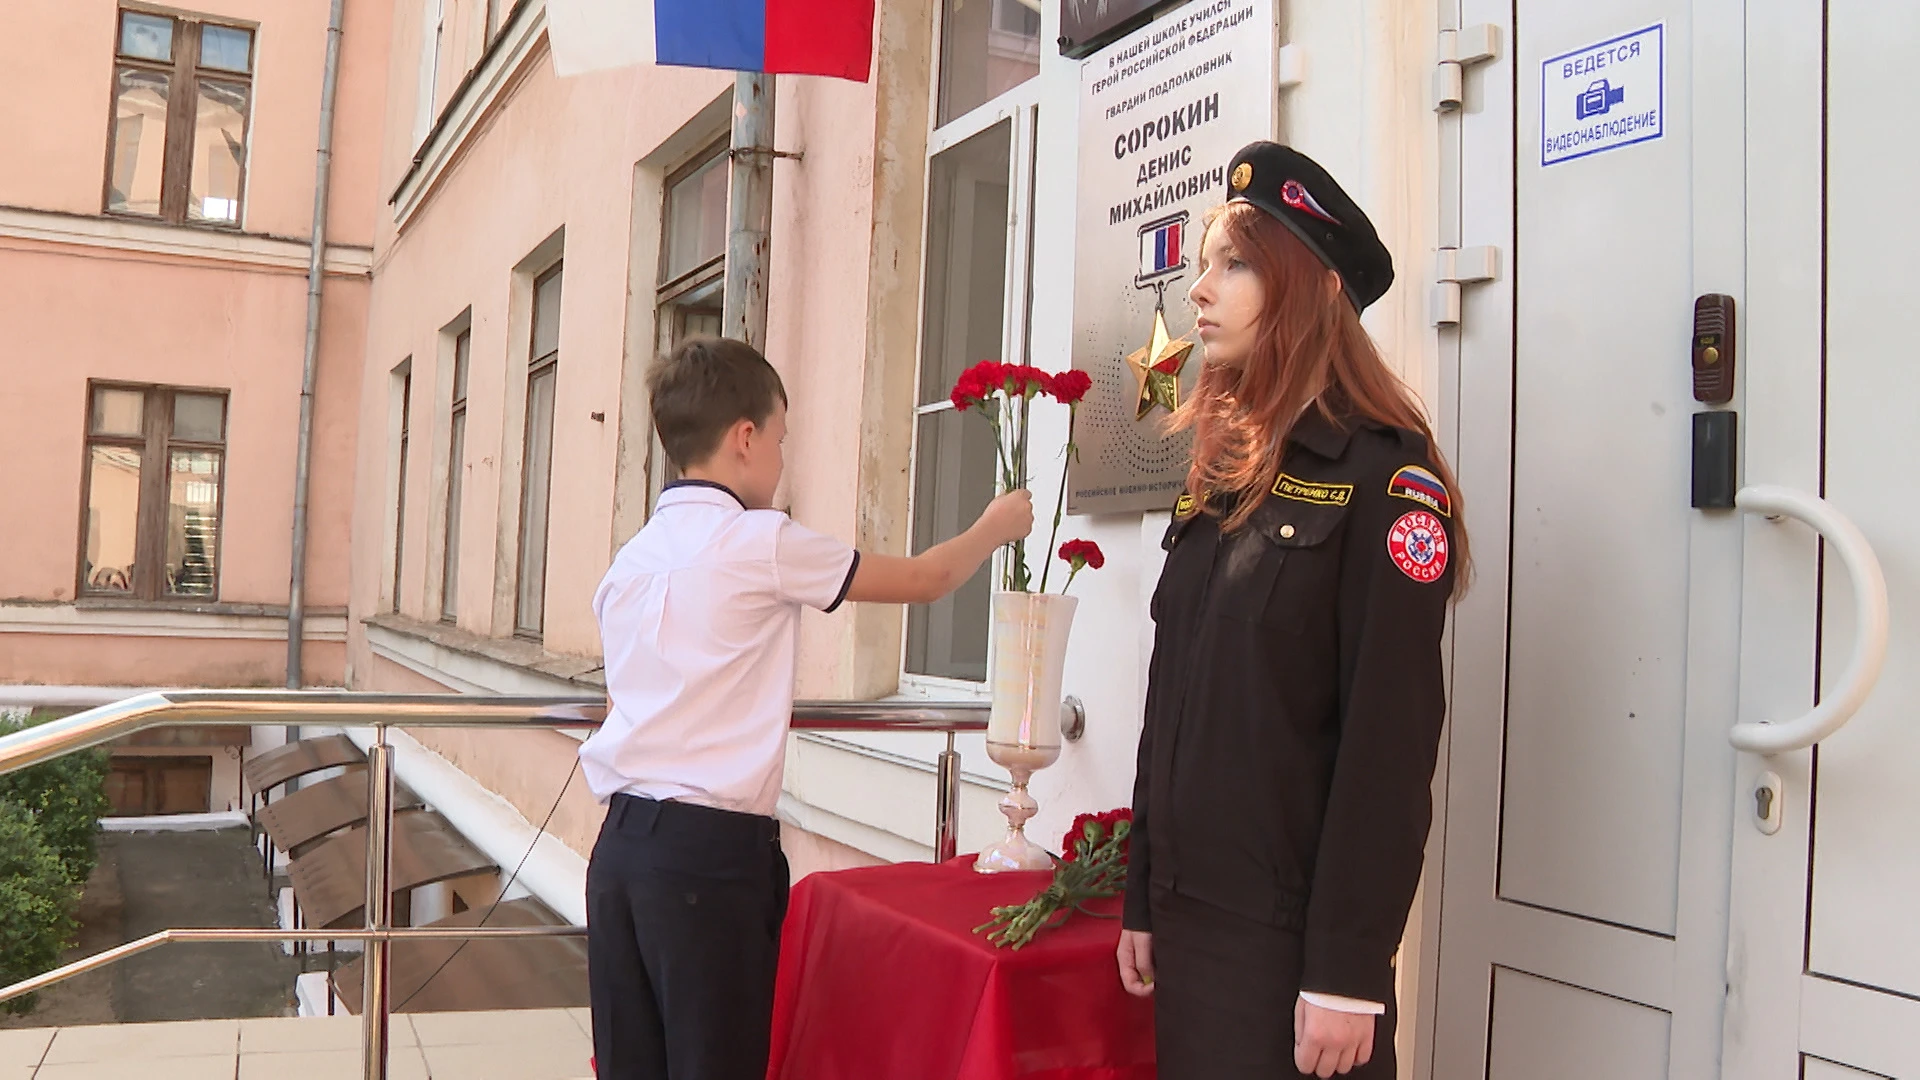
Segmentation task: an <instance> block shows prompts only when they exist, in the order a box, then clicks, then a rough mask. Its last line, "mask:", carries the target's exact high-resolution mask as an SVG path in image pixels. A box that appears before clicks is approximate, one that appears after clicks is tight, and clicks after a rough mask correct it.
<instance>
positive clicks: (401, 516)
mask: <svg viewBox="0 0 1920 1080" xmlns="http://www.w3.org/2000/svg"><path fill="white" fill-rule="evenodd" d="M393 373H394V374H395V375H397V376H398V377H399V379H400V438H399V442H400V447H399V461H398V463H397V464H396V466H395V469H394V495H393V596H392V603H391V605H390V606H391V610H392V611H393V612H394V613H395V614H399V612H400V581H401V575H402V574H403V572H404V570H405V566H406V558H405V556H406V552H407V458H408V451H409V450H410V449H411V448H412V446H411V441H412V428H413V357H411V356H409V357H407V358H406V359H405V360H402V361H400V363H399V365H398V366H396V367H395V368H394V372H393Z"/></svg>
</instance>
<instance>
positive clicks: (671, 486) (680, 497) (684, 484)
mask: <svg viewBox="0 0 1920 1080" xmlns="http://www.w3.org/2000/svg"><path fill="white" fill-rule="evenodd" d="M719 495H725V496H726V497H727V498H729V499H732V500H733V501H734V503H735V504H736V505H738V506H739V507H740V509H742V510H745V509H746V508H747V503H746V500H744V499H742V498H741V497H740V496H739V495H738V494H736V493H735V492H734V490H733V489H732V488H730V487H728V486H727V485H725V484H719V483H715V482H714V481H712V480H689V479H685V478H682V479H679V480H674V481H671V482H670V483H668V484H667V486H666V488H665V489H663V490H662V491H661V492H660V501H659V503H658V505H660V506H667V505H669V504H671V503H678V502H703V503H711V504H713V505H715V506H724V505H726V504H725V502H724V501H722V500H721V499H720V498H719V497H718V496H719Z"/></svg>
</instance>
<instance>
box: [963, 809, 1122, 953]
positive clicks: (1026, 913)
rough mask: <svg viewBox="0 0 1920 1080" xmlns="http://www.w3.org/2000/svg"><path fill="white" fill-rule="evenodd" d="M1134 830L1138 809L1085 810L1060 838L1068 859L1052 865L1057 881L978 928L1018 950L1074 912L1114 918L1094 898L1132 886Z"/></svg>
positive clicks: (998, 910)
mask: <svg viewBox="0 0 1920 1080" xmlns="http://www.w3.org/2000/svg"><path fill="white" fill-rule="evenodd" d="M1132 832H1133V811H1132V810H1129V809H1127V808H1125V807H1122V808H1120V809H1118V810H1109V811H1107V812H1106V813H1104V814H1081V815H1080V816H1079V817H1077V818H1074V819H1073V828H1071V829H1068V830H1067V835H1066V836H1065V837H1063V838H1062V839H1061V841H1060V847H1061V850H1062V851H1064V852H1065V853H1066V855H1065V857H1064V858H1062V859H1060V860H1058V861H1057V862H1056V863H1055V864H1054V868H1053V881H1052V882H1051V883H1049V884H1048V885H1047V887H1046V888H1044V889H1042V890H1040V893H1039V895H1037V896H1035V897H1034V898H1033V899H1031V900H1028V901H1027V902H1026V903H1024V904H1008V905H1005V906H1003V907H997V908H994V909H993V920H992V921H991V922H987V923H984V924H982V925H980V926H976V927H974V928H973V932H974V933H976V934H979V933H985V934H986V935H987V940H988V941H991V942H992V943H993V944H994V945H996V946H998V947H1000V948H1003V949H1006V948H1012V949H1018V948H1020V947H1021V946H1023V945H1026V944H1028V943H1029V942H1031V941H1032V940H1033V939H1034V935H1036V934H1038V933H1040V931H1042V930H1046V929H1049V928H1051V927H1055V926H1058V925H1060V924H1061V923H1064V922H1066V921H1067V919H1068V918H1070V917H1071V916H1072V915H1073V913H1074V912H1075V911H1078V912H1080V913H1081V914H1083V915H1092V916H1094V917H1095V918H1112V916H1109V915H1101V914H1099V913H1098V912H1093V911H1088V910H1087V909H1086V906H1085V905H1086V903H1087V901H1089V900H1104V899H1109V898H1111V897H1115V896H1118V895H1120V893H1121V892H1122V891H1124V890H1125V889H1126V887H1127V838H1128V835H1129V834H1131V833H1132Z"/></svg>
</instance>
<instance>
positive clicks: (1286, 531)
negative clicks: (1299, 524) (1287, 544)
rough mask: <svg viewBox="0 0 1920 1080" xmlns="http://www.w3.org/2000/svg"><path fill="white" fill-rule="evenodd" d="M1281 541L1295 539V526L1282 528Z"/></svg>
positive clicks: (1283, 526)
mask: <svg viewBox="0 0 1920 1080" xmlns="http://www.w3.org/2000/svg"><path fill="white" fill-rule="evenodd" d="M1280 539H1282V540H1291V539H1293V526H1291V525H1282V526H1280Z"/></svg>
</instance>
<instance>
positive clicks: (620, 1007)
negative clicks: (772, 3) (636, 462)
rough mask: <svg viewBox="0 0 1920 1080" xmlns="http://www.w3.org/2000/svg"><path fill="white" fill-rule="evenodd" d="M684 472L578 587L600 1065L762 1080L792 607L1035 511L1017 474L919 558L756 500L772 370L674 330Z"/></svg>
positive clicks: (925, 574)
mask: <svg viewBox="0 0 1920 1080" xmlns="http://www.w3.org/2000/svg"><path fill="white" fill-rule="evenodd" d="M647 385H648V389H649V390H650V392H651V394H652V400H653V422H654V430H655V431H656V432H657V433H658V435H659V437H660V441H661V444H662V445H663V446H664V447H665V449H666V452H667V456H668V457H669V458H670V459H672V461H673V462H674V464H675V465H677V466H678V467H679V468H680V470H681V472H682V473H683V474H684V479H681V480H677V481H675V482H674V483H672V484H669V485H668V486H667V490H666V491H664V492H662V493H661V496H660V500H659V503H658V505H657V506H656V507H655V509H654V513H653V516H652V517H651V518H650V519H649V520H648V521H647V524H646V527H645V528H643V529H641V530H640V532H639V533H638V534H637V535H636V536H634V538H633V539H632V540H630V541H628V542H627V544H626V546H625V547H623V548H621V549H620V553H619V555H617V556H616V557H615V558H614V561H613V567H612V568H611V569H610V570H608V571H607V576H606V578H605V579H604V580H603V581H602V582H601V583H600V588H599V591H598V592H597V593H595V595H594V599H593V609H594V614H595V616H596V617H597V618H598V619H599V622H600V638H601V643H602V647H603V649H604V650H605V654H606V677H607V694H608V697H609V698H610V699H611V702H612V708H611V709H610V710H609V711H608V714H607V722H606V724H605V726H604V727H602V728H601V729H600V730H599V731H598V732H596V733H595V734H594V736H593V737H592V738H590V739H588V740H587V741H586V743H585V744H584V745H583V746H582V747H581V748H580V762H581V767H582V772H583V775H584V776H585V777H586V780H587V783H588V784H589V786H591V787H592V789H593V793H594V795H595V796H596V797H597V798H599V799H600V800H601V801H602V802H606V803H608V809H607V818H606V823H605V824H604V825H603V826H602V827H601V830H600V838H599V841H598V842H597V843H596V844H595V845H594V849H593V857H592V860H591V861H590V862H589V863H588V866H587V970H588V982H589V985H590V989H591V996H592V1003H593V1046H594V1057H595V1064H596V1068H597V1071H598V1074H599V1080H763V1078H764V1076H765V1073H766V1068H767V1052H768V1040H769V1038H770V1031H769V1029H770V1027H771V1024H772V1013H773V980H774V967H775V963H776V960H777V958H778V956H779V937H780V923H781V919H782V918H783V916H784V915H785V913H786V903H787V886H788V876H787V862H786V858H785V857H784V856H783V855H782V854H781V852H780V827H779V824H778V823H777V822H776V821H775V820H774V818H773V811H774V804H775V803H776V802H777V800H778V799H779V796H780V775H781V768H782V766H783V764H784V761H785V752H786V734H787V728H788V725H789V723H790V719H791V716H792V712H793V678H794V651H795V646H796V639H797V636H798V631H799V626H800V609H801V608H802V607H813V608H818V609H820V610H822V611H832V610H834V609H835V608H837V607H839V606H840V604H841V603H843V602H844V601H847V600H854V601H868V602H876V603H891V604H903V603H931V602H932V601H934V600H938V599H940V598H941V597H944V596H946V595H948V594H949V593H951V592H953V591H954V590H955V589H957V588H959V587H960V585H961V584H962V583H964V582H965V581H966V580H967V579H968V578H970V577H972V576H973V574H974V572H975V571H977V570H978V569H979V568H980V566H981V564H982V563H984V562H985V561H986V560H987V558H988V557H989V556H991V555H992V553H993V551H994V549H996V548H999V547H1001V546H1002V545H1005V544H1009V543H1013V542H1015V541H1018V540H1021V539H1023V538H1025V537H1026V535H1027V534H1028V533H1029V532H1031V531H1032V529H1033V500H1032V497H1031V496H1030V495H1029V494H1028V493H1027V492H1025V491H1016V492H1012V493H1010V494H1007V495H1003V496H1001V497H1000V498H998V499H995V500H994V501H993V503H992V504H990V505H989V506H988V507H987V508H986V510H985V512H983V513H982V514H981V515H980V519H979V520H978V521H977V522H975V523H974V525H973V527H972V528H970V529H968V530H967V531H966V532H964V533H962V534H961V535H960V536H958V537H955V538H954V539H952V540H949V541H947V542H946V543H943V544H940V545H938V546H936V547H934V548H931V549H929V550H928V551H927V552H925V553H924V554H922V555H919V556H917V557H914V558H900V557H892V556H885V555H872V554H868V555H865V556H863V555H861V554H860V553H859V552H856V551H854V550H853V549H852V548H851V547H849V546H847V545H846V544H844V543H842V542H840V541H838V540H835V539H833V538H832V537H828V536H823V535H821V534H819V533H816V532H813V531H811V530H809V529H807V528H805V527H803V526H801V525H798V524H796V523H795V522H794V521H792V520H791V519H790V518H788V517H787V516H786V515H785V514H782V513H779V512H778V511H775V510H772V509H770V507H771V506H772V504H773V495H774V490H775V488H777V487H778V486H779V483H780V473H781V469H782V466H783V462H782V456H781V449H780V444H781V441H782V440H783V439H784V438H785V437H786V429H787V419H786V413H787V397H786V390H785V388H784V387H783V386H782V385H781V382H780V376H779V374H778V373H777V372H775V371H774V369H773V366H772V365H771V364H769V363H767V361H766V359H765V358H764V357H762V356H761V355H760V354H759V353H758V352H756V351H755V350H754V349H752V348H751V347H749V346H747V345H745V344H742V343H741V342H737V341H730V340H724V339H716V338H704V339H696V340H693V341H689V342H687V343H685V344H683V345H681V346H680V347H679V348H677V349H675V350H674V351H673V353H672V355H670V356H668V357H666V358H665V359H663V360H661V361H659V362H657V363H656V364H655V365H654V366H653V368H652V370H650V371H649V372H648V375H647Z"/></svg>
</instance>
